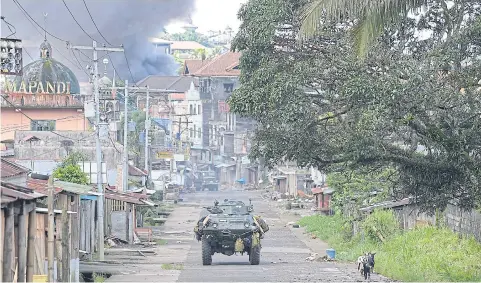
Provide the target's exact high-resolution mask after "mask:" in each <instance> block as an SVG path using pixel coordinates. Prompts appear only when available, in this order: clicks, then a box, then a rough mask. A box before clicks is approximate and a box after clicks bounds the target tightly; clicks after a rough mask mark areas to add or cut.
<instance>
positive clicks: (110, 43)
mask: <svg viewBox="0 0 481 283" xmlns="http://www.w3.org/2000/svg"><path fill="white" fill-rule="evenodd" d="M83 2H84V5H85V9H87V12H88V13H89V16H90V19H91V20H92V23H93V24H94V26H95V28H96V29H97V31H98V32H99V34H100V36H101V37H102V38H103V39H104V40H105V42H106V43H107V44H108V45H110V46H112V44H111V43H110V42H109V41H108V40H107V39H106V38H105V37H104V35H103V34H102V33H101V32H100V30H99V28H98V27H97V24H96V23H95V21H94V18H93V17H92V14H90V10H89V7H87V3H86V2H85V0H83Z"/></svg>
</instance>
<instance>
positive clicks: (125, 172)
mask: <svg viewBox="0 0 481 283" xmlns="http://www.w3.org/2000/svg"><path fill="white" fill-rule="evenodd" d="M128 104H129V81H128V80H125V90H124V156H123V159H124V162H123V164H122V171H123V174H122V176H123V177H122V184H123V185H122V187H123V188H124V190H123V191H124V192H126V191H128V189H129V147H128V143H129V125H128V123H129V115H128V113H129V112H128V109H129V108H128Z"/></svg>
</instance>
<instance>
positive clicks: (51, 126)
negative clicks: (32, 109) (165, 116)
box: [31, 120, 55, 131]
mask: <svg viewBox="0 0 481 283" xmlns="http://www.w3.org/2000/svg"><path fill="white" fill-rule="evenodd" d="M31 129H32V131H55V120H32V122H31Z"/></svg>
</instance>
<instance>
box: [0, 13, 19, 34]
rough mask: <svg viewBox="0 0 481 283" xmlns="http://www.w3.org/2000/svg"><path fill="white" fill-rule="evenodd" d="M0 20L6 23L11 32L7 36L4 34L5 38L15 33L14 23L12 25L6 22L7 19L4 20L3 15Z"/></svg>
mask: <svg viewBox="0 0 481 283" xmlns="http://www.w3.org/2000/svg"><path fill="white" fill-rule="evenodd" d="M2 21H3V22H4V23H5V24H6V25H7V27H8V29H9V30H10V32H11V34H9V35H8V36H6V37H5V38H9V37H10V36H12V35H14V34H16V33H17V29H16V28H15V26H14V25H12V24H11V23H9V22H7V20H5V17H4V16H2ZM12 28H13V29H14V31H13V30H12Z"/></svg>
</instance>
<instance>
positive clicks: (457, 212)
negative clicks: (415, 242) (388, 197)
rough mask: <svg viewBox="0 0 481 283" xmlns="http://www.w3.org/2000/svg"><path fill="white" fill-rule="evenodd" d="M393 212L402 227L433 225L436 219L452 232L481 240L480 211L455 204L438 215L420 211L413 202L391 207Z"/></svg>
mask: <svg viewBox="0 0 481 283" xmlns="http://www.w3.org/2000/svg"><path fill="white" fill-rule="evenodd" d="M393 212H394V214H395V215H396V217H397V218H398V219H399V222H400V223H401V227H403V228H404V229H412V228H414V227H415V226H420V225H435V224H436V222H437V221H440V222H441V223H444V224H445V225H446V226H447V227H449V228H450V229H451V230H453V231H454V232H457V233H460V234H463V235H472V236H474V238H475V239H476V240H478V241H479V242H481V213H479V212H477V211H475V210H472V211H469V212H467V211H463V210H462V209H460V208H459V207H457V206H455V205H448V207H447V208H446V210H445V211H444V212H443V213H441V214H440V215H438V216H436V215H432V216H431V215H428V214H426V213H422V212H420V210H419V208H417V207H416V206H415V205H413V204H408V205H404V206H400V207H396V208H393Z"/></svg>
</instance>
